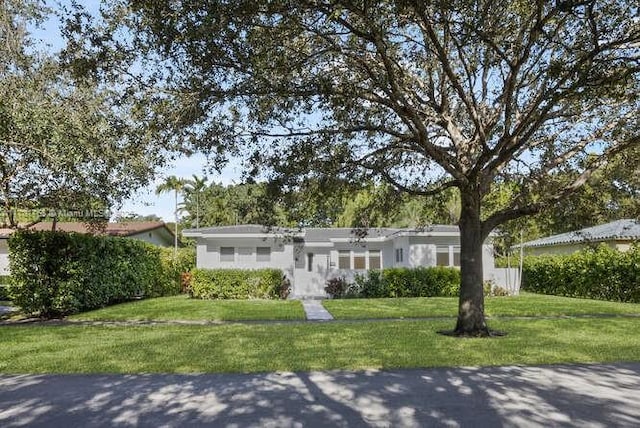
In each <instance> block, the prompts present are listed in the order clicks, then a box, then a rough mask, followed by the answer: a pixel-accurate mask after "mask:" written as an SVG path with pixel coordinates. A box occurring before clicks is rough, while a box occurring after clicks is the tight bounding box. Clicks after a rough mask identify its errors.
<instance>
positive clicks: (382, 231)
mask: <svg viewBox="0 0 640 428" xmlns="http://www.w3.org/2000/svg"><path fill="white" fill-rule="evenodd" d="M182 234H183V236H186V237H190V238H197V237H205V238H206V237H210V238H220V237H240V236H245V237H249V236H251V237H254V236H269V235H291V236H293V237H296V238H303V239H304V240H305V241H307V242H340V241H345V240H365V241H366V240H377V241H380V240H387V239H393V238H394V237H396V236H430V235H452V236H453V235H458V234H459V229H458V226H450V225H432V226H426V227H424V228H420V229H397V228H370V229H358V228H348V227H345V228H339V227H311V228H306V229H296V228H292V229H286V228H280V227H274V228H269V227H266V226H260V225H255V224H247V225H238V226H219V227H205V228H200V229H185V230H183V231H182Z"/></svg>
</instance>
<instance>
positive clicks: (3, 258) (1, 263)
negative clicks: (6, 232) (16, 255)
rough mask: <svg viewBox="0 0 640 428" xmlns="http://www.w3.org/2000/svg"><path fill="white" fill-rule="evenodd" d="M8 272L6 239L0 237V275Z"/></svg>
mask: <svg viewBox="0 0 640 428" xmlns="http://www.w3.org/2000/svg"><path fill="white" fill-rule="evenodd" d="M9 273H10V272H9V247H8V246H7V240H6V239H0V275H3V276H4V275H9Z"/></svg>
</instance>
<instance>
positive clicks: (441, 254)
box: [436, 247, 449, 266]
mask: <svg viewBox="0 0 640 428" xmlns="http://www.w3.org/2000/svg"><path fill="white" fill-rule="evenodd" d="M436 265H437V266H449V247H437V248H436Z"/></svg>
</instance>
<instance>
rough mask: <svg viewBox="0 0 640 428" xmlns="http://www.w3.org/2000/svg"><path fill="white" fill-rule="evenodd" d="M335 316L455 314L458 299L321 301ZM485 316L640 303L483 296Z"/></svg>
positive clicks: (590, 310) (631, 307) (629, 310)
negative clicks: (484, 297)
mask: <svg viewBox="0 0 640 428" xmlns="http://www.w3.org/2000/svg"><path fill="white" fill-rule="evenodd" d="M323 304H324V306H325V308H326V309H327V310H328V311H329V312H331V314H332V315H333V316H334V317H335V318H336V319H366V318H428V317H455V316H456V315H457V312H458V299H457V298H452V297H424V298H422V297H420V298H395V299H344V300H325V301H324V302H323ZM485 313H486V315H488V316H493V317H500V316H527V317H529V316H576V315H640V304H633V303H618V302H606V301H600V300H587V299H573V298H569V297H557V296H546V295H541V294H531V293H523V294H521V295H520V296H512V297H489V298H486V299H485Z"/></svg>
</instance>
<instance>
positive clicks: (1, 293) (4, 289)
mask: <svg viewBox="0 0 640 428" xmlns="http://www.w3.org/2000/svg"><path fill="white" fill-rule="evenodd" d="M10 280H11V277H10V276H7V275H0V300H9V281H10Z"/></svg>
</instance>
